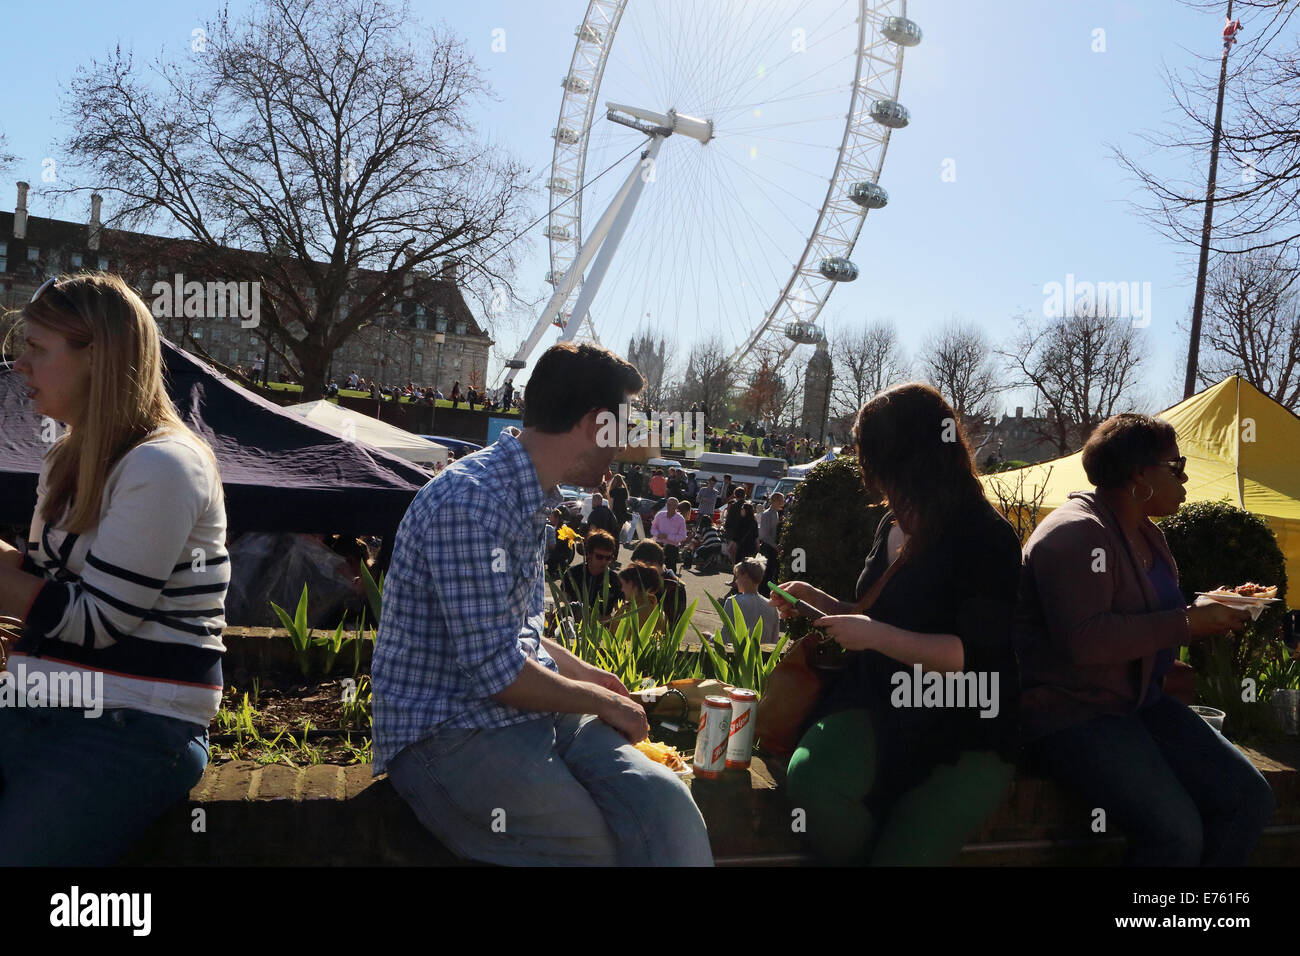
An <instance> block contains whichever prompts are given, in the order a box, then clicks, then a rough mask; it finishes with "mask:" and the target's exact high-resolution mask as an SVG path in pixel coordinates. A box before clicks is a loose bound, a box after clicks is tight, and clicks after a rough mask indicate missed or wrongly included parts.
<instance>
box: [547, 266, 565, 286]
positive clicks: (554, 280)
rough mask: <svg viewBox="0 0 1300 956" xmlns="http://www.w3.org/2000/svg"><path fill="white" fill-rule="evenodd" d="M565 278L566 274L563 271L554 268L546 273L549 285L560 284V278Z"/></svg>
mask: <svg viewBox="0 0 1300 956" xmlns="http://www.w3.org/2000/svg"><path fill="white" fill-rule="evenodd" d="M563 278H564V275H563V274H562V273H559V272H556V271H555V270H554V269H552V270H550V271H549V272H547V273H546V284H547V285H559V284H560V280H561V279H563Z"/></svg>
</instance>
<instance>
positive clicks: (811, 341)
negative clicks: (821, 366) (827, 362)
mask: <svg viewBox="0 0 1300 956" xmlns="http://www.w3.org/2000/svg"><path fill="white" fill-rule="evenodd" d="M785 337H786V338H787V339H789V340H790V341H791V342H794V343H795V344H796V345H819V344H820V343H822V342H824V341H826V332H825V331H824V330H823V329H822V327H821V326H820V325H818V324H817V323H815V322H803V321H796V322H787V323H786V326H785Z"/></svg>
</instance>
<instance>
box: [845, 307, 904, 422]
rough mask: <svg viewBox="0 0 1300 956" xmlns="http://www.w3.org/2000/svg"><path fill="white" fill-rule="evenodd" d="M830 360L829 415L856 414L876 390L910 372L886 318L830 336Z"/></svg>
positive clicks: (896, 336) (893, 382)
mask: <svg viewBox="0 0 1300 956" xmlns="http://www.w3.org/2000/svg"><path fill="white" fill-rule="evenodd" d="M831 362H832V363H833V366H834V369H835V377H834V379H833V380H832V385H831V414H832V416H836V417H839V416H847V415H854V414H856V413H857V411H858V409H859V408H861V407H862V406H863V405H864V404H866V402H867V400H868V399H869V398H871V397H872V396H873V395H875V394H876V393H877V392H881V391H883V390H884V389H886V388H888V387H889V386H891V385H896V384H898V383H899V382H905V381H907V379H908V377H909V376H910V375H911V368H910V367H909V365H908V362H907V358H906V356H904V354H903V348H902V346H901V345H900V344H899V341H898V330H897V329H896V328H895V327H894V323H892V322H887V321H882V322H865V323H863V324H861V325H858V326H854V327H853V328H851V329H848V330H845V331H844V332H843V333H841V334H840V335H838V336H836V337H834V338H833V339H832V340H831Z"/></svg>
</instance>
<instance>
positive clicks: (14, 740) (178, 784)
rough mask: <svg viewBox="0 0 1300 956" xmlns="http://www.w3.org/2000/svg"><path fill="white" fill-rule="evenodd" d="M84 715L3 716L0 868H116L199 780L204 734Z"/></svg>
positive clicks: (133, 718) (159, 721)
mask: <svg viewBox="0 0 1300 956" xmlns="http://www.w3.org/2000/svg"><path fill="white" fill-rule="evenodd" d="M82 713H83V712H82V711H80V710H73V709H68V708H15V707H3V708H0V865H6V866H15V865H17V866H106V865H110V864H112V863H115V862H116V861H117V860H118V858H119V857H121V856H122V854H123V853H125V852H126V851H127V849H129V848H130V846H131V844H132V843H133V842H134V841H135V840H136V838H137V837H139V836H140V835H141V834H142V833H143V832H144V831H145V830H146V829H147V828H148V827H149V825H150V824H151V823H153V822H154V821H155V820H156V819H158V817H160V816H161V815H162V814H163V812H164V811H166V810H167V808H168V807H170V806H172V804H174V803H176V802H177V801H178V800H181V799H183V798H184V797H185V795H186V794H187V793H189V791H190V789H191V788H192V787H193V786H194V785H195V784H196V783H198V781H199V778H200V777H202V776H203V770H204V768H205V767H206V766H207V763H208V731H207V728H206V727H200V726H199V725H198V724H191V723H187V722H186V721H183V720H177V719H175V718H171V717H161V716H158V715H157V714H147V713H145V712H143V711H139V710H128V709H125V708H116V709H112V710H105V711H104V712H103V713H102V714H101V715H100V716H98V717H93V718H87V717H84V716H83V715H82Z"/></svg>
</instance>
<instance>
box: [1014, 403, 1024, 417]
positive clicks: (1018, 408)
mask: <svg viewBox="0 0 1300 956" xmlns="http://www.w3.org/2000/svg"><path fill="white" fill-rule="evenodd" d="M1024 417H1025V406H1023V405H1017V406H1016V418H1024Z"/></svg>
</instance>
